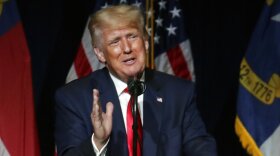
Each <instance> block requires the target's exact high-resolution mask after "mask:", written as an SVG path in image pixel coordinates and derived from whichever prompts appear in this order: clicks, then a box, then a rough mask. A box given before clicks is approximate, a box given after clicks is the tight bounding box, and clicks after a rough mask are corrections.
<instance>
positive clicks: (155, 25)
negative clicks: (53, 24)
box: [66, 0, 195, 82]
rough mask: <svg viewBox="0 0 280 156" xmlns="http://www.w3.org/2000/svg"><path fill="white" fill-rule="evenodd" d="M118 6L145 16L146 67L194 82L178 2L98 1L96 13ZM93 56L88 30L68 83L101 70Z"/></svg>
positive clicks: (190, 57)
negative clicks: (133, 7) (133, 8)
mask: <svg viewBox="0 0 280 156" xmlns="http://www.w3.org/2000/svg"><path fill="white" fill-rule="evenodd" d="M115 4H131V5H136V6H138V7H140V8H141V9H142V10H143V12H144V13H145V15H144V16H145V18H146V19H145V21H146V29H147V31H148V33H149V36H150V53H149V55H148V56H147V57H148V61H147V66H149V67H150V68H155V69H156V70H159V71H163V72H165V73H168V74H172V75H176V76H178V77H182V78H185V79H189V80H192V81H194V80H195V75H194V66H193V59H192V54H191V48H190V42H189V39H188V36H187V34H186V32H185V29H186V27H185V24H184V18H183V10H182V9H181V8H180V2H179V1H178V0H160V1H157V0H142V1H140V0H107V1H96V3H95V6H94V12H95V11H97V10H99V9H101V8H104V7H108V6H110V5H115ZM94 55H95V54H94V52H93V48H92V45H91V37H90V33H89V30H88V29H87V26H86V28H85V30H84V34H83V37H82V41H81V45H80V47H79V49H78V52H77V55H76V58H75V60H74V62H73V64H72V66H71V69H70V71H69V73H68V75H67V78H66V82H70V81H72V80H74V79H77V78H80V77H83V76H85V75H87V74H89V73H90V72H92V71H94V70H97V69H100V68H102V67H103V66H104V65H103V64H101V63H100V62H99V61H98V60H97V58H96V57H95V56H94Z"/></svg>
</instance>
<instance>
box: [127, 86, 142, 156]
mask: <svg viewBox="0 0 280 156" xmlns="http://www.w3.org/2000/svg"><path fill="white" fill-rule="evenodd" d="M124 92H126V93H129V92H128V89H127V88H126V89H125V90H124ZM133 102H134V100H133V97H132V96H131V97H130V99H129V102H128V105H127V111H126V112H127V114H126V124H127V125H126V126H127V146H128V152H129V156H133V128H132V126H133V115H132V105H133ZM137 124H138V128H137V132H138V139H137V156H141V155H142V151H141V149H142V147H141V145H142V136H143V132H142V123H141V118H140V115H139V112H138V111H137Z"/></svg>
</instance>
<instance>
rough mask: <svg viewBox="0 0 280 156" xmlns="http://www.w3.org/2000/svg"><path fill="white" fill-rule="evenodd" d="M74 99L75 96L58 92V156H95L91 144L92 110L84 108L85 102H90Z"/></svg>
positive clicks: (56, 135) (56, 112)
mask: <svg viewBox="0 0 280 156" xmlns="http://www.w3.org/2000/svg"><path fill="white" fill-rule="evenodd" d="M73 97H75V96H74V95H72V94H69V93H65V92H63V91H62V90H58V91H57V92H56V96H55V100H56V106H55V115H56V116H55V143H56V146H57V152H58V155H59V156H95V152H94V149H93V146H92V142H91V135H92V133H93V131H92V127H91V121H90V113H89V112H90V110H91V109H90V108H89V110H87V108H86V107H85V106H83V105H84V102H90V101H87V99H84V98H73ZM82 103H83V105H82V106H80V105H79V104H82ZM83 109H85V110H83Z"/></svg>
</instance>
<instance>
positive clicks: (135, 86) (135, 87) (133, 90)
mask: <svg viewBox="0 0 280 156" xmlns="http://www.w3.org/2000/svg"><path fill="white" fill-rule="evenodd" d="M127 88H128V91H129V93H130V95H131V96H132V97H133V99H134V100H133V106H132V115H133V126H132V129H133V156H137V140H139V136H138V133H137V128H138V126H139V125H138V123H137V118H138V117H137V112H138V100H137V97H138V96H139V95H141V94H143V93H144V92H145V90H146V85H145V83H144V82H143V81H140V80H138V79H137V78H129V79H128V81H127ZM142 148H143V147H142V143H141V142H140V150H141V151H142Z"/></svg>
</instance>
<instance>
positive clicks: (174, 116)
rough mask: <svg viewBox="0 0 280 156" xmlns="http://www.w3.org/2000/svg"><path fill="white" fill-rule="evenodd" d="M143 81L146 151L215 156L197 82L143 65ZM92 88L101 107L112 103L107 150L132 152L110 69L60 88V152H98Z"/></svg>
mask: <svg viewBox="0 0 280 156" xmlns="http://www.w3.org/2000/svg"><path fill="white" fill-rule="evenodd" d="M145 83H146V90H145V93H144V103H143V114H144V119H143V156H165V155H166V156H181V155H185V156H215V155H216V145H215V141H214V139H213V138H212V137H211V136H209V135H208V134H207V132H206V130H205V127H204V124H203V122H202V120H201V118H200V116H199V113H198V111H197V108H196V104H195V96H194V85H193V83H192V82H190V81H186V80H183V79H180V78H176V77H174V76H170V75H167V74H164V73H161V72H158V71H153V70H149V69H146V70H145ZM94 88H96V89H98V90H99V92H100V100H101V105H102V109H103V110H106V107H105V105H106V103H107V102H109V101H111V102H112V103H113V104H114V112H113V129H112V133H111V135H110V141H109V143H108V146H107V147H108V148H107V149H108V150H107V153H106V155H114V156H127V155H128V149H127V142H126V131H125V125H124V121H123V117H122V112H121V107H120V102H119V99H118V95H117V92H116V88H115V86H114V84H113V81H112V79H111V77H110V75H109V72H108V70H107V69H106V68H104V69H101V70H97V71H95V72H93V73H92V74H90V75H89V76H87V77H85V78H82V79H80V80H75V81H73V82H71V83H69V84H67V85H66V86H64V87H62V88H60V89H59V90H58V91H57V92H56V101H57V104H56V123H55V141H56V145H57V150H58V154H59V155H69V156H72V155H73V156H78V155H81V156H82V155H83V156H86V155H95V154H94V150H93V146H92V143H91V136H92V134H93V126H92V123H91V118H90V114H91V110H92V101H93V96H92V90H93V89H94Z"/></svg>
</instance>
